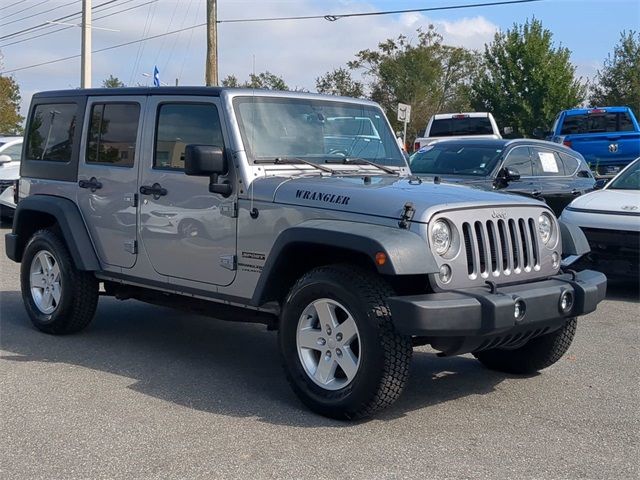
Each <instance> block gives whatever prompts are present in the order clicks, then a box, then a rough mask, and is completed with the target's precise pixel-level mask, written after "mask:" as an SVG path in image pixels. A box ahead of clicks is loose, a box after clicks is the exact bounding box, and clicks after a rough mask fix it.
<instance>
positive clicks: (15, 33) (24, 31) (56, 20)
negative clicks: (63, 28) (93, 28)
mask: <svg viewBox="0 0 640 480" xmlns="http://www.w3.org/2000/svg"><path fill="white" fill-rule="evenodd" d="M118 1H119V0H108V1H106V2H104V3H101V4H100V5H96V6H95V7H93V8H92V10H95V9H96V8H99V7H102V6H104V5H108V4H110V3H115V2H118ZM38 5H40V4H38ZM32 8H33V7H32ZM81 13H82V11H80V12H76V13H70V14H69V15H64V16H62V17H59V18H54V19H53V20H52V21H54V22H59V21H61V20H67V19H69V18H71V17H75V16H76V15H78V14H81ZM50 25H51V24H49V23H46V22H45V23H41V24H40V25H35V26H33V27H29V28H25V29H23V30H20V31H18V32H13V33H9V34H7V35H3V36H2V37H0V40H2V39H5V38H10V37H15V36H16V35H20V34H23V33H27V32H30V31H32V30H36V29H39V28H41V27H49V26H50Z"/></svg>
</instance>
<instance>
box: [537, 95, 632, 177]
mask: <svg viewBox="0 0 640 480" xmlns="http://www.w3.org/2000/svg"><path fill="white" fill-rule="evenodd" d="M535 133H537V134H539V133H540V132H539V131H537V132H535ZM547 139H548V140H551V141H553V142H556V143H562V144H564V145H566V146H567V147H570V148H572V149H574V150H575V151H577V152H580V153H581V154H582V156H583V157H584V158H585V160H586V161H587V163H588V164H589V166H590V168H591V169H592V170H593V171H594V172H595V173H596V175H598V176H609V177H612V176H614V175H615V174H616V173H618V172H619V171H620V170H622V169H623V168H624V167H625V166H626V165H628V164H629V163H630V162H632V161H633V159H634V158H636V157H638V156H640V125H639V124H638V120H637V119H636V117H635V115H634V114H633V111H632V110H631V109H630V108H628V107H603V108H588V109H584V108H578V109H573V110H564V111H562V112H560V113H559V114H558V116H557V118H556V120H555V121H554V123H553V128H552V130H551V132H548V137H547Z"/></svg>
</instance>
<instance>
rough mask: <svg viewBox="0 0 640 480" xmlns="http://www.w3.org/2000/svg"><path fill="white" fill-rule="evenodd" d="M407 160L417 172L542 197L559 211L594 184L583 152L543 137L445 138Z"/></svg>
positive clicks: (456, 181)
mask: <svg viewBox="0 0 640 480" xmlns="http://www.w3.org/2000/svg"><path fill="white" fill-rule="evenodd" d="M409 164H410V167H411V171H412V173H414V174H415V175H418V176H438V177H439V178H440V180H442V181H445V182H454V183H463V184H465V185H470V186H475V187H478V188H484V189H486V190H499V191H502V192H507V193H517V194H520V195H526V196H530V197H534V198H538V199H540V200H544V201H545V202H547V204H548V205H549V206H550V207H551V208H552V209H553V211H554V213H555V214H556V215H560V212H562V209H563V208H564V207H565V206H567V205H568V204H569V203H570V202H571V201H572V200H573V199H574V198H575V197H576V196H578V195H582V194H583V193H585V192H589V191H591V190H593V188H594V186H595V179H594V178H593V175H592V174H591V172H590V170H589V167H588V166H587V164H586V162H585V161H584V158H582V156H581V155H580V154H579V153H577V152H575V151H573V150H571V149H569V148H566V147H564V146H562V145H558V144H555V143H551V142H545V141H542V140H531V139H518V140H505V139H499V140H495V139H482V138H478V139H460V140H446V141H441V142H438V143H435V144H432V145H429V146H427V147H424V148H421V149H420V150H418V151H417V152H415V153H414V154H413V155H412V156H411V157H410V159H409Z"/></svg>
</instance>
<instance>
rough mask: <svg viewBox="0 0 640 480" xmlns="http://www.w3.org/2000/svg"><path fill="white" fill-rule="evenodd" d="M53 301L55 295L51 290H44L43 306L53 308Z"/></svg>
mask: <svg viewBox="0 0 640 480" xmlns="http://www.w3.org/2000/svg"><path fill="white" fill-rule="evenodd" d="M52 302H53V295H51V292H50V291H48V290H45V291H44V292H42V308H43V309H45V310H47V309H49V308H51V307H52V306H53V305H52Z"/></svg>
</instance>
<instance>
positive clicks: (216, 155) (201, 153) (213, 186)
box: [184, 145, 232, 197]
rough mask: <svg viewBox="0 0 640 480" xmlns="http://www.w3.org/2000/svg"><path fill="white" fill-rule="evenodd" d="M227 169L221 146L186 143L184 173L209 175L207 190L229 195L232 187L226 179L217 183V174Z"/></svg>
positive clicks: (200, 175) (221, 173)
mask: <svg viewBox="0 0 640 480" xmlns="http://www.w3.org/2000/svg"><path fill="white" fill-rule="evenodd" d="M228 171H229V166H228V164H227V158H226V157H225V155H224V152H223V151H222V148H220V147H216V146H213V145H187V146H186V148H185V150H184V173H185V174H186V175H193V176H199V177H205V176H207V175H208V176H209V178H210V182H209V191H210V192H211V193H219V194H221V195H223V196H225V197H228V196H229V195H231V192H232V187H231V184H230V183H229V181H228V180H224V181H223V182H222V183H218V175H226V174H227V172H228Z"/></svg>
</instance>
